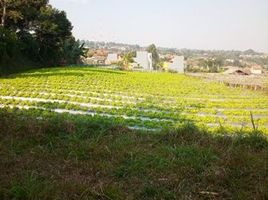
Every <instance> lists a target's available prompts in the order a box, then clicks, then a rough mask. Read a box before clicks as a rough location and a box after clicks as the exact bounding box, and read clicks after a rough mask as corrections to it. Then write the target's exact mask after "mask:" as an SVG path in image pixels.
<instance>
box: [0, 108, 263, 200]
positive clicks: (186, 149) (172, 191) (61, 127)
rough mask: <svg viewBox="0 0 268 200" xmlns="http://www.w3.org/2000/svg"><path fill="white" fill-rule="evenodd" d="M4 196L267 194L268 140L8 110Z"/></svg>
mask: <svg viewBox="0 0 268 200" xmlns="http://www.w3.org/2000/svg"><path fill="white" fill-rule="evenodd" d="M0 127H1V129H0V161H1V162H0V199H267V198H268V175H267V174H268V166H267V160H268V142H267V139H266V138H264V137H263V136H262V135H261V134H259V133H252V134H249V135H242V134H240V135H237V136H235V137H230V136H224V135H221V134H215V135H213V136H212V135H211V134H208V133H206V132H204V131H200V130H198V129H196V128H195V127H194V126H193V125H185V126H182V127H181V128H180V129H178V130H176V131H166V132H162V133H146V132H136V131H131V130H128V129H126V128H123V127H113V128H109V127H106V126H103V125H101V124H98V123H93V122H92V123H91V122H87V121H75V120H69V119H68V118H65V117H64V116H61V115H58V116H57V118H47V119H46V118H44V119H36V117H30V116H27V117H22V116H21V115H17V114H15V113H13V112H5V111H1V112H0Z"/></svg>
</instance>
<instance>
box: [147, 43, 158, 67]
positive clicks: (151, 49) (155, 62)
mask: <svg viewBox="0 0 268 200" xmlns="http://www.w3.org/2000/svg"><path fill="white" fill-rule="evenodd" d="M147 51H148V52H149V53H152V57H153V68H154V69H159V68H160V66H159V62H160V58H159V54H158V51H157V48H156V46H155V44H151V45H150V46H149V47H148V48H147Z"/></svg>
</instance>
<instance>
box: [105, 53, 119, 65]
mask: <svg viewBox="0 0 268 200" xmlns="http://www.w3.org/2000/svg"><path fill="white" fill-rule="evenodd" d="M119 59H120V56H119V55H118V54H117V53H109V54H108V56H107V58H106V60H105V64H106V65H111V64H113V63H116V62H118V61H119Z"/></svg>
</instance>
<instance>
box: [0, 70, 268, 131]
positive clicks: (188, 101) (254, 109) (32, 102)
mask: <svg viewBox="0 0 268 200" xmlns="http://www.w3.org/2000/svg"><path fill="white" fill-rule="evenodd" d="M0 106H1V107H2V108H3V107H8V108H11V109H15V108H19V109H27V110H30V111H31V112H40V115H42V113H44V114H45V113H46V112H55V113H69V114H71V115H86V116H88V117H89V118H91V119H94V118H101V119H103V120H104V121H105V120H109V121H112V122H113V123H114V124H120V125H124V126H128V127H129V128H132V129H145V130H160V129H164V128H175V127H177V126H180V125H181V124H182V123H185V122H186V123H188V122H191V123H194V124H195V125H196V126H198V127H206V128H209V129H215V128H219V127H225V128H228V129H252V126H253V125H252V118H251V116H250V113H252V114H253V119H254V123H255V126H256V127H257V128H258V129H260V130H262V131H264V132H268V95H267V94H265V93H262V92H253V91H250V90H246V89H237V88H229V87H226V86H224V85H221V84H217V83H212V82H209V81H205V80H201V79H197V78H190V77H186V76H184V75H178V74H168V73H143V72H123V71H114V70H106V69H101V68H87V67H83V68H82V67H80V68H77V67H76V68H74V67H73V68H71V67H69V68H56V69H55V68H54V69H43V70H36V71H30V72H27V73H22V74H18V75H14V76H11V77H6V78H1V79H0ZM40 117H42V116H40Z"/></svg>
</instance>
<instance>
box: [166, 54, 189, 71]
mask: <svg viewBox="0 0 268 200" xmlns="http://www.w3.org/2000/svg"><path fill="white" fill-rule="evenodd" d="M167 69H168V70H169V71H175V72H178V73H184V69H185V63H184V57H183V56H173V58H172V59H171V61H170V62H168V64H167Z"/></svg>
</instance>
